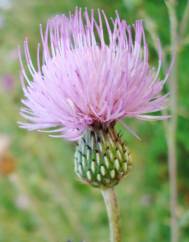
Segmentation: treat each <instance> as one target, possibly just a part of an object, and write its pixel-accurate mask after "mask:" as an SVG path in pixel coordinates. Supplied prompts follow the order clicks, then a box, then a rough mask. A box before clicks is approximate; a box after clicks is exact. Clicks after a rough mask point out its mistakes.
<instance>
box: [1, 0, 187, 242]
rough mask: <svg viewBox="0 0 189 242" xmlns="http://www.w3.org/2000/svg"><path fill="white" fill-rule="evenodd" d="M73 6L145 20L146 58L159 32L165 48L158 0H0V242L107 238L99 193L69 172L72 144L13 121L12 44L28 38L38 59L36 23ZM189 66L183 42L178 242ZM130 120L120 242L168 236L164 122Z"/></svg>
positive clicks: (164, 18)
mask: <svg viewBox="0 0 189 242" xmlns="http://www.w3.org/2000/svg"><path fill="white" fill-rule="evenodd" d="M185 5H186V1H185V0H182V1H178V4H177V14H178V17H179V18H181V17H182V15H183V11H184V8H185ZM75 6H82V7H85V6H87V7H88V8H95V9H96V8H103V9H104V10H105V11H106V13H107V15H109V16H112V15H114V12H115V9H117V10H118V11H119V12H120V15H121V16H122V18H125V19H127V21H128V22H129V23H132V22H133V21H134V20H135V19H137V18H143V19H144V22H145V26H146V31H147V32H148V34H147V36H148V41H149V43H150V49H151V62H152V63H154V64H155V65H157V54H156V51H155V49H154V48H153V45H152V44H153V41H152V40H153V36H156V34H157V35H158V36H159V37H160V39H161V42H162V46H163V47H164V49H165V51H167V52H169V41H170V38H169V20H168V15H167V9H166V7H165V4H164V1H163V0H152V1H148V0H145V1H142V0H122V1H121V0H117V1H114V0H91V1H87V0H32V1H29V0H28V1H26V0H12V1H11V0H0V63H1V67H0V134H5V135H8V136H9V137H10V139H11V147H10V149H9V151H7V152H8V153H9V154H8V156H6V159H5V158H3V160H1V162H6V164H5V167H7V166H8V172H2V171H1V168H0V242H30V241H31V242H33V241H36V242H66V241H68V240H69V239H70V240H71V241H75V242H76V241H78V242H79V241H82V240H86V241H87V242H90V241H101V242H103V241H104V242H105V241H108V226H107V217H106V213H105V210H104V205H103V201H102V198H101V195H100V193H99V191H98V190H95V189H91V188H88V187H87V186H85V185H83V184H81V183H80V182H79V181H78V180H77V178H76V177H75V175H74V172H73V152H74V144H71V143H68V142H64V141H62V140H60V139H51V138H48V137H47V136H46V135H45V134H40V133H29V132H27V131H25V130H21V129H19V128H18V126H17V121H18V120H19V119H20V117H19V107H20V98H21V96H22V92H21V87H20V83H19V66H18V63H17V62H18V61H17V50H16V48H17V46H18V45H22V44H23V40H24V38H25V37H28V39H29V42H30V46H31V51H32V55H33V57H35V54H36V46H37V42H38V40H39V24H40V23H42V24H43V25H45V22H46V20H47V19H48V18H49V17H50V16H53V15H55V14H58V13H61V12H67V11H69V10H72V9H73V8H74V7H75ZM187 38H188V39H189V31H187V34H186V40H187ZM166 62H167V58H166V60H165V63H166ZM188 65H189V46H188V45H187V42H186V44H185V46H183V47H182V48H181V49H180V56H179V78H178V80H179V82H178V85H179V100H178V107H179V108H178V110H179V113H178V115H179V119H178V132H177V150H178V161H179V163H178V187H179V208H178V216H179V225H180V229H181V238H180V242H187V241H189V175H188V174H189V162H188V157H189V141H188V136H189V132H188V131H189V98H188V91H189V80H188V77H189V68H188ZM7 76H11V77H12V80H13V81H14V85H11V86H10V85H9V87H10V88H5V87H6V81H7V78H6V77H7ZM128 123H130V124H131V126H132V127H133V128H134V129H135V130H137V133H138V134H139V135H140V137H142V142H140V141H138V140H136V139H135V138H134V137H133V136H132V135H131V134H129V133H128V132H127V131H126V130H122V133H123V135H124V138H125V139H126V140H127V141H128V143H129V147H130V150H131V152H132V153H133V160H134V168H133V171H132V172H131V174H130V175H129V176H128V178H127V179H125V180H124V181H123V182H122V183H121V184H120V185H119V186H118V187H117V194H118V198H119V201H120V204H121V211H122V212H121V217H122V228H123V238H124V239H123V241H129V242H139V241H140V242H152V241H153V242H160V241H161V242H167V241H169V232H170V231H169V185H168V168H167V146H166V141H165V134H164V128H163V125H162V123H160V122H157V123H145V122H139V121H133V120H132V121H130V120H128ZM118 129H122V128H121V127H119V126H118ZM7 162H8V163H7ZM1 167H2V166H1ZM3 167H4V166H3ZM10 167H11V168H10Z"/></svg>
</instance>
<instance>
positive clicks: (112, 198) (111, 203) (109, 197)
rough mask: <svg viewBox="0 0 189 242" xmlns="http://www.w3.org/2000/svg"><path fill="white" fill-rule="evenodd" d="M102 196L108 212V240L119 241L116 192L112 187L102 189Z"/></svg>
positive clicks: (119, 230) (118, 214)
mask: <svg viewBox="0 0 189 242" xmlns="http://www.w3.org/2000/svg"><path fill="white" fill-rule="evenodd" d="M102 196H103V198H104V202H105V205H106V210H107V213H108V219H109V227H110V241H111V242H121V229H120V213H119V208H118V202H117V198H116V194H115V192H114V189H113V188H109V189H105V190H102Z"/></svg>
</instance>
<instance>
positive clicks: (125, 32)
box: [20, 8, 167, 140]
mask: <svg viewBox="0 0 189 242" xmlns="http://www.w3.org/2000/svg"><path fill="white" fill-rule="evenodd" d="M41 41H42V58H40V48H39V47H38V54H37V68H35V67H34V66H33V64H32V60H31V57H30V53H29V47H28V42H27V41H25V44H24V49H25V57H26V65H27V69H28V70H29V72H27V71H26V70H25V68H24V64H23V63H22V60H21V58H20V62H21V70H22V74H23V75H22V86H23V91H24V96H25V98H24V99H23V100H22V103H23V105H24V107H23V108H22V110H21V113H22V115H23V117H24V118H26V120H27V122H26V123H21V127H23V128H27V129H29V130H43V131H48V132H52V133H54V134H56V133H58V136H60V137H64V138H66V139H69V140H78V139H79V138H80V137H81V136H82V134H83V133H84V131H85V130H86V129H88V128H90V127H91V126H93V125H97V124H101V125H105V126H109V125H111V124H113V123H115V122H116V121H122V120H123V119H124V118H126V117H134V118H137V119H143V120H157V119H163V118H165V117H162V116H153V113H154V112H157V111H160V110H162V109H164V108H165V107H166V105H167V95H162V94H161V92H162V89H163V87H164V84H165V81H166V79H167V77H166V78H165V79H164V80H160V79H159V78H158V75H159V71H160V67H161V52H160V55H159V66H158V68H157V70H155V68H151V67H150V65H149V60H148V46H147V43H146V40H145V34H144V29H143V24H142V21H140V20H137V21H136V22H135V24H134V25H133V26H129V25H128V24H127V23H126V22H125V21H124V20H121V19H120V17H119V15H118V14H116V17H115V19H111V20H108V18H107V17H106V15H105V13H104V12H103V11H101V10H99V11H98V16H97V18H95V16H94V12H93V11H91V12H90V13H89V12H88V11H87V10H85V11H84V13H82V11H81V9H78V8H77V9H76V10H75V12H74V13H70V15H69V16H65V15H59V16H55V17H54V18H52V19H50V20H49V21H48V22H47V27H46V31H45V32H44V33H43V31H42V28H41ZM41 59H42V60H41ZM27 73H28V74H27ZM24 79H25V81H24Z"/></svg>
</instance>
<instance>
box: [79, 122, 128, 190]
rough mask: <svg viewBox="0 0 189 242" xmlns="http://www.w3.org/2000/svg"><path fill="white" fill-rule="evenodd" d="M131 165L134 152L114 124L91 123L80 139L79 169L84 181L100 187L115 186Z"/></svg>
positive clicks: (80, 176)
mask: <svg viewBox="0 0 189 242" xmlns="http://www.w3.org/2000/svg"><path fill="white" fill-rule="evenodd" d="M130 167H131V158H130V153H129V151H128V149H127V146H126V144H125V143H124V142H123V141H122V140H121V137H120V135H118V134H117V133H116V131H115V129H114V127H102V126H97V127H91V128H90V129H88V130H87V131H86V132H85V134H84V135H83V137H82V138H81V139H80V141H79V143H78V146H77V148H76V152H75V171H76V174H77V175H78V176H79V178H80V179H81V180H82V181H83V182H85V183H88V184H90V185H92V186H94V187H99V188H109V187H113V186H115V185H116V184H118V183H119V181H120V180H121V179H122V178H123V177H124V176H125V175H126V174H127V173H128V171H129V169H130Z"/></svg>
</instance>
